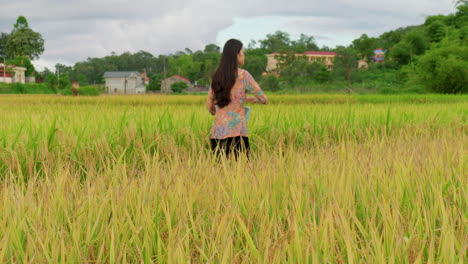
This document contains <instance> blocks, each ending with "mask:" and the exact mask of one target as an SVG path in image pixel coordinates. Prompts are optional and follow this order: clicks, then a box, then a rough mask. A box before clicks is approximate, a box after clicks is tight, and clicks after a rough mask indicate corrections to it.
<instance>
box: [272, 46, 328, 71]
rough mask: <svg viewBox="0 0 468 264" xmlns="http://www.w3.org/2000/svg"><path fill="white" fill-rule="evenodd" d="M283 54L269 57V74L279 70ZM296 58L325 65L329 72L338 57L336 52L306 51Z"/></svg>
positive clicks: (273, 54) (298, 54) (274, 54)
mask: <svg viewBox="0 0 468 264" xmlns="http://www.w3.org/2000/svg"><path fill="white" fill-rule="evenodd" d="M281 55H282V54H281V53H271V54H268V55H267V58H268V62H267V72H268V73H275V72H276V71H277V69H278V63H279V62H280V60H281ZM295 56H296V57H301V56H302V57H306V59H307V61H308V62H314V61H317V62H320V63H323V64H324V65H325V66H326V67H327V69H328V70H332V69H333V58H334V57H335V56H336V53H335V52H331V51H306V52H304V53H296V54H295Z"/></svg>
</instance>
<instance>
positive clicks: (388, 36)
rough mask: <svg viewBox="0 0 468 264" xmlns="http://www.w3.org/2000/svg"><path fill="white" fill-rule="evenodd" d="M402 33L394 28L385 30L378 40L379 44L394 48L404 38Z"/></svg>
mask: <svg viewBox="0 0 468 264" xmlns="http://www.w3.org/2000/svg"><path fill="white" fill-rule="evenodd" d="M402 37H403V36H402V34H401V33H400V32H399V31H396V30H392V31H389V32H385V33H383V34H382V35H380V36H379V38H378V40H377V44H378V46H380V47H381V48H383V49H389V48H393V47H394V46H395V45H396V44H397V43H398V42H400V41H401V39H402Z"/></svg>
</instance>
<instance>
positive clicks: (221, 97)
mask: <svg viewBox="0 0 468 264" xmlns="http://www.w3.org/2000/svg"><path fill="white" fill-rule="evenodd" d="M241 49H242V42H240V41H239V40H237V39H230V40H228V41H227V42H226V44H224V48H223V54H222V55H221V62H220V63H219V66H218V69H217V70H216V71H215V73H214V74H213V79H212V81H211V89H212V90H213V93H214V97H215V100H216V104H217V105H218V106H219V107H225V106H226V105H228V104H229V103H230V102H231V89H232V87H233V86H234V83H235V82H236V76H237V67H238V65H237V54H239V52H240V51H241Z"/></svg>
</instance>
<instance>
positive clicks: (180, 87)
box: [171, 82, 188, 93]
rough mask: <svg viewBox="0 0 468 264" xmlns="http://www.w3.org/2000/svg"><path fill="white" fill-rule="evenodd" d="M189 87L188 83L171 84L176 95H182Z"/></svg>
mask: <svg viewBox="0 0 468 264" xmlns="http://www.w3.org/2000/svg"><path fill="white" fill-rule="evenodd" d="M187 87H188V85H187V83H186V82H176V83H173V84H171V90H172V91H173V92H174V93H182V92H183V91H184V89H186V88H187Z"/></svg>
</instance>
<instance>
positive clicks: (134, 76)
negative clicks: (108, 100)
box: [104, 71, 146, 94]
mask: <svg viewBox="0 0 468 264" xmlns="http://www.w3.org/2000/svg"><path fill="white" fill-rule="evenodd" d="M104 79H106V91H107V93H108V94H144V93H146V87H145V85H144V80H143V78H141V74H140V73H139V72H133V71H128V72H106V73H104Z"/></svg>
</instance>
